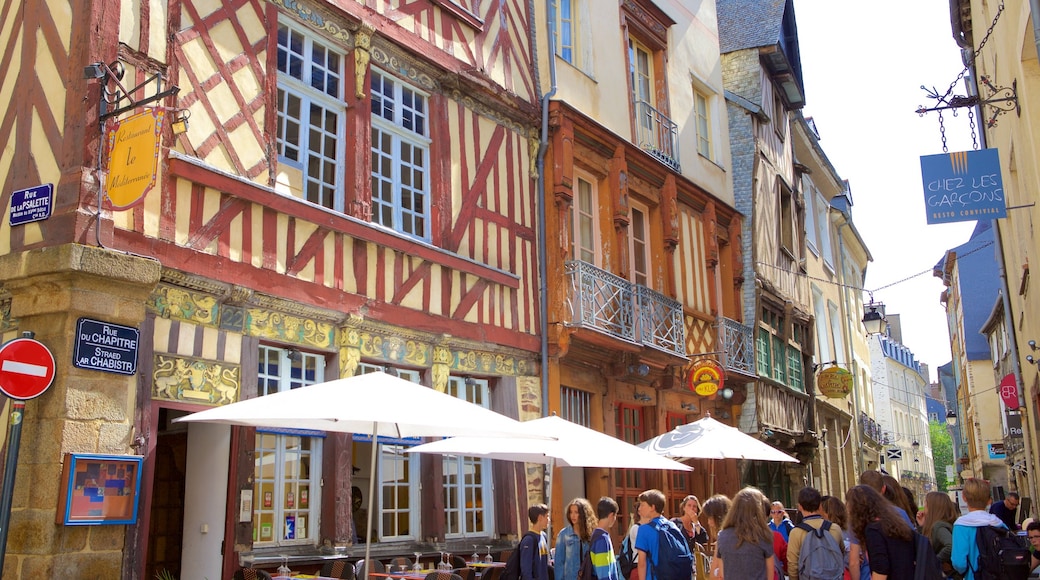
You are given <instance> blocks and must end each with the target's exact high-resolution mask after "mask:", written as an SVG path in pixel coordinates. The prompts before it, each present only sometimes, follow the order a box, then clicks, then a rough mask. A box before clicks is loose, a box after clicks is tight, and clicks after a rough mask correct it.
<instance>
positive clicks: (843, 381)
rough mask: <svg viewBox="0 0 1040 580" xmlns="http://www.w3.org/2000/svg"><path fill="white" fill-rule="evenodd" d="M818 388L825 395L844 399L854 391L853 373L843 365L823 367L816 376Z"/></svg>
mask: <svg viewBox="0 0 1040 580" xmlns="http://www.w3.org/2000/svg"><path fill="white" fill-rule="evenodd" d="M816 388H817V390H818V391H820V394H822V395H823V396H824V397H827V398H830V399H843V398H845V397H847V396H849V393H850V392H852V373H850V372H849V371H847V370H845V369H843V368H841V367H830V368H826V369H823V370H822V371H820V374H819V376H817V377H816Z"/></svg>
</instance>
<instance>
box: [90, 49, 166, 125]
mask: <svg viewBox="0 0 1040 580" xmlns="http://www.w3.org/2000/svg"><path fill="white" fill-rule="evenodd" d="M124 74H125V69H124V67H123V63H121V62H119V61H115V62H113V63H112V64H110V65H109V64H105V63H103V62H96V63H92V64H89V65H87V66H86V67H84V68H83V78H85V79H88V80H95V79H96V80H98V81H100V82H101V90H102V97H101V101H100V102H99V103H98V107H99V109H100V111H99V120H100V121H101V122H104V121H105V120H106V119H109V118H111V117H115V116H117V115H121V114H123V113H125V112H127V111H132V110H133V109H136V108H137V107H142V106H144V105H148V104H151V103H154V102H156V101H159V100H162V99H165V98H166V97H169V96H174V95H176V94H177V93H179V92H180V90H181V89H180V87H178V86H177V85H171V86H170V87H169V88H168V89H166V90H163V88H162V85H163V75H162V73H161V72H157V73H155V74H153V75H152V76H150V77H148V78H147V79H145V80H144V81H143V82H142V83H140V84H139V85H137V86H135V87H133V88H130V89H127V88H126V87H124V86H123V84H122V80H123V75H124ZM152 81H155V94H153V95H151V96H148V97H144V98H142V99H140V100H136V101H135V100H134V95H136V94H137V93H138V91H140V90H142V89H144V88H145V85H147V84H148V83H151V82H152ZM111 85H114V88H112V87H111ZM123 101H127V102H129V104H127V105H123V106H121V107H120V106H119V105H120V104H121V103H122V102H123ZM110 107H115V108H113V109H111V110H109V109H110Z"/></svg>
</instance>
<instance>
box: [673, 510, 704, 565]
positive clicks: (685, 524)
mask: <svg viewBox="0 0 1040 580" xmlns="http://www.w3.org/2000/svg"><path fill="white" fill-rule="evenodd" d="M679 510H680V511H681V512H682V515H681V516H679V517H677V518H672V523H673V524H675V525H676V526H679V529H680V530H682V532H683V535H684V536H686V543H687V544H689V545H690V553H691V554H692V553H694V551H696V549H697V546H698V545H700V546H707V545H708V530H707V528H705V527H704V526H702V525H701V523H700V521H698V520H700V517H701V502H700V500H699V499H697V496H695V495H688V496H686V497H684V498H683V500H682V503H681V504H679Z"/></svg>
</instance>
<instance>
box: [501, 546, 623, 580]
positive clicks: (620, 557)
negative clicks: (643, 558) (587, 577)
mask: <svg viewBox="0 0 1040 580" xmlns="http://www.w3.org/2000/svg"><path fill="white" fill-rule="evenodd" d="M635 559H636V554H635V551H634V550H633V549H632V541H631V540H629V536H625V539H624V540H621V553H620V554H618V560H617V564H618V568H619V569H620V570H621V578H622V580H628V577H629V576H630V575H631V574H632V569H633V568H635V567H636V562H635ZM503 580H505V579H503Z"/></svg>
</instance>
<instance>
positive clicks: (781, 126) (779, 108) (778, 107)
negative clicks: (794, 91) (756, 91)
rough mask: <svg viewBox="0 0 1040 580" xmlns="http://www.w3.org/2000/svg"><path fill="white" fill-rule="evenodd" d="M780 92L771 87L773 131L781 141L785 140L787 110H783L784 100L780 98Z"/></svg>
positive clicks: (776, 88)
mask: <svg viewBox="0 0 1040 580" xmlns="http://www.w3.org/2000/svg"><path fill="white" fill-rule="evenodd" d="M780 90H781V89H779V88H778V87H776V86H774V87H773V129H774V130H775V131H776V135H777V137H780V140H781V141H783V140H784V139H786V138H787V110H785V109H784V100H783V99H781V98H780Z"/></svg>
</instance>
